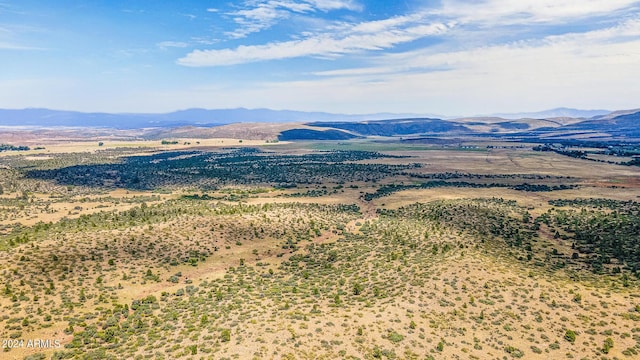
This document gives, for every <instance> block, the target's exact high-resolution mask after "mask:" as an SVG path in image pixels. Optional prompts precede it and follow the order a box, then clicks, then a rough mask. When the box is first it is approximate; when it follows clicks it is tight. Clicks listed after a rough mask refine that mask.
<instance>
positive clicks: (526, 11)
mask: <svg viewBox="0 0 640 360" xmlns="http://www.w3.org/2000/svg"><path fill="white" fill-rule="evenodd" d="M638 5H640V2H638V1H637V0H517V1H512V0H484V1H474V2H470V1H463V0H443V2H442V7H441V8H440V9H437V10H434V11H433V13H434V14H438V15H443V16H448V17H453V18H456V19H457V20H459V21H461V22H488V23H496V22H498V23H507V24H522V23H541V22H562V21H565V20H567V19H573V18H583V17H589V16H597V15H603V14H610V13H612V12H615V11H620V10H624V9H629V8H637V6H638Z"/></svg>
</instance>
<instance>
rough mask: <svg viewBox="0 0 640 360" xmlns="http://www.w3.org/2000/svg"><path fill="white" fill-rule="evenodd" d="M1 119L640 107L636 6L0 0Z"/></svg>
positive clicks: (627, 2) (501, 1)
mask: <svg viewBox="0 0 640 360" xmlns="http://www.w3.org/2000/svg"><path fill="white" fill-rule="evenodd" d="M0 69H1V70H0V108H14V109H15V108H25V107H48V108H53V109H66V110H81V111H107V112H168V111H173V110H177V109H185V108H191V107H202V108H212V109H213V108H235V107H247V108H272V109H291V110H304V111H327V112H336V113H376V112H398V113H436V114H446V115H473V114H487V113H495V112H517V111H535V110H542V109H549V108H554V107H560V106H568V107H576V108H583V109H596V108H599V109H601V108H605V109H628V108H637V107H640V100H639V99H640V81H638V79H640V1H631V0H478V1H461V0H441V1H431V0H421V1H419V0H407V1H395V2H390V1H364V0H246V1H233V2H227V1H188V0H183V1H177V0H175V1H174V0H166V1H151V0H137V1H122V0H95V1H73V0H56V1H48V0H47V1H45V0H39V1H37V0H0Z"/></svg>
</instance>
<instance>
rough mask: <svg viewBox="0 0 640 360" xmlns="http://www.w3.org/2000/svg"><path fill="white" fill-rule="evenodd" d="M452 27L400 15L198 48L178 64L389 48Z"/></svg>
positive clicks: (334, 54) (218, 63)
mask: <svg viewBox="0 0 640 360" xmlns="http://www.w3.org/2000/svg"><path fill="white" fill-rule="evenodd" d="M453 26H455V24H454V23H448V24H444V23H440V22H434V23H426V21H425V19H424V18H423V17H422V16H420V15H414V16H398V17H394V18H390V19H387V20H384V21H372V22H363V23H357V24H350V25H345V24H343V25H342V26H340V27H339V30H336V29H334V30H333V31H326V32H322V33H319V34H309V35H308V36H306V37H304V38H302V39H299V40H290V41H281V42H272V43H268V44H265V45H250V46H239V47H237V48H235V49H220V50H195V51H193V52H191V53H189V54H187V56H185V57H183V58H181V59H179V60H178V63H179V64H181V65H185V66H222V65H233V64H242V63H249V62H256V61H264V60H275V59H287V58H296V57H302V56H316V57H328V58H331V57H339V56H342V55H344V54H350V53H356V52H360V51H378V50H384V49H389V48H392V47H393V46H395V45H397V44H401V43H406V42H410V41H413V40H416V39H420V38H423V37H426V36H433V35H441V34H443V33H445V32H447V31H448V30H449V29H450V28H451V27H453Z"/></svg>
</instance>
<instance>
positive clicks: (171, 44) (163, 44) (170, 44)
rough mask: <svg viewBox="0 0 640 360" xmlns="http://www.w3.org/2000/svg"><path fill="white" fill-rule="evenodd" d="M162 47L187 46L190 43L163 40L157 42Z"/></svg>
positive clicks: (164, 48)
mask: <svg viewBox="0 0 640 360" xmlns="http://www.w3.org/2000/svg"><path fill="white" fill-rule="evenodd" d="M156 45H157V46H158V47H159V48H160V49H163V50H166V49H168V48H186V47H187V46H189V44H188V43H186V42H182V41H162V42H159V43H158V44H156Z"/></svg>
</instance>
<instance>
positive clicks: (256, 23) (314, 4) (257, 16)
mask: <svg viewBox="0 0 640 360" xmlns="http://www.w3.org/2000/svg"><path fill="white" fill-rule="evenodd" d="M340 9H347V10H360V9H361V6H360V5H358V4H356V3H355V2H353V1H349V0H302V1H295V0H260V1H255V0H253V1H245V2H244V3H243V4H242V5H241V6H240V9H239V10H236V11H234V12H230V13H228V14H227V15H230V16H232V17H233V20H234V22H235V23H236V24H237V25H238V26H239V27H238V28H237V29H235V30H234V31H229V32H226V35H227V36H229V37H231V38H233V39H241V38H244V37H246V36H247V35H249V34H251V33H255V32H260V31H262V30H265V29H268V28H270V27H272V26H273V25H275V24H277V23H278V22H280V21H283V20H285V19H288V18H289V17H290V16H291V15H292V14H296V13H297V14H303V13H311V12H315V11H323V12H327V11H332V10H340ZM209 10H211V9H209Z"/></svg>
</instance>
